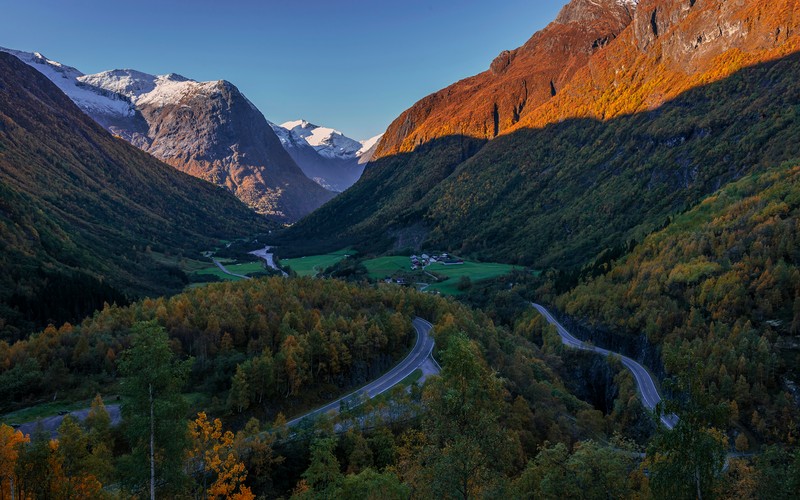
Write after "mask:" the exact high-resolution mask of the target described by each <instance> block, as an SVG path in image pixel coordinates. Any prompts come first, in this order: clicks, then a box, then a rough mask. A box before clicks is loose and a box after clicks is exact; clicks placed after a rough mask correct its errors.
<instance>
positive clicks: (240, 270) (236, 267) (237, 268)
mask: <svg viewBox="0 0 800 500" xmlns="http://www.w3.org/2000/svg"><path fill="white" fill-rule="evenodd" d="M217 260H219V261H220V263H222V265H224V266H225V269H227V270H228V271H230V272H232V273H235V274H241V275H243V276H249V275H251V274H255V273H260V272H263V271H264V264H263V263H262V262H243V263H240V264H226V263H225V262H223V259H217ZM227 262H236V261H233V260H230V259H228V260H227ZM204 265H205V266H206V267H204V268H203V269H199V270H196V271H194V273H195V274H201V275H212V276H216V277H217V278H219V279H221V280H223V281H241V280H242V278H239V277H238V276H231V275H230V274H227V273H224V272H222V269H220V268H219V267H217V266H216V265H212V266H209V265H208V264H207V263H205V264H204Z"/></svg>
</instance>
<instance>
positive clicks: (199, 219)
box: [0, 53, 269, 338]
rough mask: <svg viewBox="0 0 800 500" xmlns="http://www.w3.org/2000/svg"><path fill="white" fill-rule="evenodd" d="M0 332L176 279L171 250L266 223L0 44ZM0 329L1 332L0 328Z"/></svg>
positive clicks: (181, 280) (200, 245) (168, 288)
mask: <svg viewBox="0 0 800 500" xmlns="http://www.w3.org/2000/svg"><path fill="white" fill-rule="evenodd" d="M0 190H2V196H0V235H2V237H0V242H2V243H0V269H2V273H0V283H1V285H0V335H2V336H3V337H6V338H8V337H9V336H16V335H19V334H20V333H24V331H25V330H26V329H29V328H31V327H33V326H41V325H42V324H46V322H48V321H57V322H61V321H64V320H68V319H69V320H75V319H79V318H81V317H83V316H85V315H86V314H88V313H91V312H92V311H93V310H94V309H95V308H96V307H98V306H102V303H103V301H109V302H110V301H114V300H120V301H124V299H125V296H140V295H145V294H147V295H158V294H164V293H169V292H174V291H176V290H180V289H181V288H183V286H185V276H183V274H182V273H181V271H180V270H179V269H177V268H169V267H167V266H164V265H162V264H159V263H158V262H156V261H155V260H154V259H153V258H152V256H151V254H150V250H151V249H152V250H154V251H161V252H170V253H172V254H179V253H181V252H184V251H188V250H193V251H199V250H202V249H205V248H210V247H211V246H212V245H213V244H214V241H215V239H216V238H231V237H236V236H241V235H246V234H252V232H254V231H259V230H266V229H268V228H269V226H268V225H267V223H266V222H265V221H264V220H263V218H261V217H259V216H258V215H256V214H255V213H253V212H252V211H251V210H249V209H248V208H247V207H246V206H244V205H243V204H242V203H241V202H239V201H238V200H236V198H234V197H233V196H232V195H231V194H230V193H228V192H227V191H225V190H224V189H221V188H219V187H216V186H213V185H212V184H209V183H207V182H205V181H201V180H199V179H194V178H192V177H190V176H188V175H186V174H183V173H181V172H178V171H177V170H175V169H174V168H171V167H169V166H168V165H166V164H164V163H162V162H160V161H158V160H156V159H155V158H153V157H152V156H150V155H149V154H147V153H144V152H142V151H140V150H139V149H137V148H135V147H133V146H131V145H130V144H128V143H127V142H125V141H123V140H121V139H118V138H114V137H112V136H111V135H110V134H109V133H108V132H106V131H105V130H104V129H103V128H102V127H101V126H100V125H98V124H97V123H95V122H94V121H93V120H92V119H91V118H89V117H88V116H87V115H85V114H84V113H83V112H82V111H81V110H80V109H79V108H78V107H77V106H76V105H75V104H74V103H73V102H72V101H71V100H70V99H69V98H68V97H67V96H66V95H64V94H63V93H62V92H61V91H60V90H59V89H58V88H57V87H55V86H54V85H53V84H52V83H51V82H50V81H49V80H48V79H47V78H45V77H44V76H43V75H41V74H40V73H39V72H37V71H35V70H34V69H32V68H31V67H29V66H28V65H26V64H24V63H22V62H21V61H19V60H18V59H17V58H15V57H13V56H11V55H8V54H5V53H0ZM0 338H2V337H0Z"/></svg>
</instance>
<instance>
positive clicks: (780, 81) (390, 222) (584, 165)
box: [287, 0, 800, 267]
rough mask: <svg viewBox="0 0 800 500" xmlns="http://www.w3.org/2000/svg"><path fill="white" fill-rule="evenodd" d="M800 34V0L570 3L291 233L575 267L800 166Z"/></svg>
mask: <svg viewBox="0 0 800 500" xmlns="http://www.w3.org/2000/svg"><path fill="white" fill-rule="evenodd" d="M798 24H800V2H798V1H797V0H777V1H767V0H640V1H639V2H632V1H622V0H619V1H617V0H614V1H598V0H573V1H572V2H571V3H570V4H569V5H567V6H566V7H565V8H564V9H563V11H562V12H561V14H560V15H559V16H558V18H557V19H556V20H555V21H554V22H553V23H551V24H550V25H549V26H547V27H546V28H545V29H544V30H542V31H540V32H539V33H536V34H535V35H533V37H531V39H530V40H529V41H528V42H527V43H526V44H525V45H523V46H522V47H520V48H518V49H515V50H510V51H506V52H503V53H502V54H500V55H499V56H498V57H497V58H496V59H495V60H494V61H493V62H492V63H491V65H490V68H489V70H488V71H486V72H484V73H481V74H479V75H476V76H474V77H471V78H467V79H465V80H462V81H460V82H457V83H455V84H453V85H451V86H450V87H448V88H446V89H443V90H441V91H439V92H436V93H434V94H431V95H430V96H427V97H425V98H424V99H422V100H420V101H419V102H418V103H416V104H415V105H414V106H412V107H411V108H410V109H409V110H407V111H406V112H404V113H403V114H402V115H401V116H400V117H399V118H398V119H397V120H395V121H394V122H393V123H392V125H391V126H390V127H389V130H388V131H387V134H386V135H385V136H384V139H383V140H382V141H381V143H380V145H379V148H378V151H377V154H376V155H375V159H373V161H372V162H371V163H370V164H369V165H368V167H367V168H366V170H365V173H364V176H363V177H362V179H361V180H359V182H358V183H356V184H355V185H354V186H353V187H352V188H351V189H350V190H348V192H346V193H344V194H343V195H342V196H340V197H338V198H337V199H336V200H334V201H333V202H331V203H330V204H329V205H327V206H326V207H323V209H321V210H319V211H317V212H315V213H314V214H313V215H312V216H311V217H310V218H309V220H306V221H304V222H303V223H301V224H300V225H298V226H295V227H294V228H292V230H291V231H290V232H289V236H290V237H293V236H292V235H297V236H298V237H300V236H303V237H310V236H311V235H313V237H314V238H317V239H320V240H324V239H326V238H327V239H330V240H331V241H335V242H336V244H338V245H339V247H341V246H342V244H347V243H348V242H351V241H356V242H360V243H362V244H363V245H364V246H365V247H367V246H369V245H372V246H370V247H369V248H370V250H372V251H376V252H379V251H383V250H385V249H387V248H390V247H391V245H393V244H396V242H399V241H401V240H402V238H401V236H402V235H403V234H406V233H409V234H410V233H413V234H417V235H422V236H421V237H420V238H418V240H419V241H420V242H421V244H423V245H426V244H427V245H430V246H433V247H436V248H450V249H451V250H453V251H456V252H461V253H464V254H469V253H472V254H473V255H476V256H478V257H481V258H490V259H499V260H505V261H514V262H521V263H527V264H534V265H537V266H542V267H549V266H566V267H569V266H573V265H582V264H584V263H585V262H587V259H591V258H593V257H594V256H596V255H597V254H598V253H599V252H601V251H602V249H603V248H606V247H613V246H614V245H619V244H620V242H624V241H627V240H628V239H630V238H639V237H640V236H641V233H642V231H647V230H649V229H652V228H653V227H655V226H656V225H658V224H662V223H663V221H664V219H665V218H666V217H667V216H668V215H670V214H672V213H674V212H675V211H679V210H681V209H682V207H686V206H691V205H692V204H693V203H697V202H698V201H699V200H701V199H702V198H703V197H704V196H706V195H708V194H710V193H712V192H714V191H715V190H717V189H719V187H720V186H722V185H724V184H725V183H727V182H730V181H731V180H734V179H736V178H738V177H739V176H741V175H745V174H746V173H748V172H755V171H758V170H759V169H763V168H767V167H768V166H775V165H779V164H780V163H781V162H783V161H786V160H788V159H791V158H793V157H795V156H796V154H797V141H796V140H794V139H787V138H789V137H793V136H794V135H796V133H797V126H798V125H797V123H798V121H797V119H796V117H795V116H794V115H795V114H796V112H795V111H794V110H795V107H796V103H797V102H798V100H797V95H798V94H797V84H796V82H797V81H800V78H798V77H797V69H796V68H797V62H796V61H797V58H798V57H800V55H799V53H800V36H798V35H797V33H798V31H797V28H798ZM376 233H380V234H381V235H382V236H383V237H384V240H378V239H376V238H375V234H376ZM367 235H370V236H369V237H367ZM287 239H289V238H287ZM332 246H333V244H332Z"/></svg>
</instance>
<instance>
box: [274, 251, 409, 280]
mask: <svg viewBox="0 0 800 500" xmlns="http://www.w3.org/2000/svg"><path fill="white" fill-rule="evenodd" d="M353 254H355V251H354V250H351V249H349V248H343V249H341V250H338V251H336V252H331V253H326V254H322V255H309V256H307V257H297V258H294V259H281V261H280V263H279V265H280V266H281V267H282V268H284V269H285V268H287V267H290V268H291V269H292V271H294V272H296V273H297V275H298V276H316V275H317V274H318V273H320V272H322V271H324V270H325V269H327V268H328V267H330V266H332V265H334V264H336V263H337V262H339V261H340V260H342V259H344V258H345V256H347V255H353ZM406 260H408V259H406Z"/></svg>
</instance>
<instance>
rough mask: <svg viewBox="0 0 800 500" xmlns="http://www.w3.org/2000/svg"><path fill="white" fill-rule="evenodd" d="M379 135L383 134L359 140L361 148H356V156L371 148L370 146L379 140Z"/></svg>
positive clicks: (381, 135)
mask: <svg viewBox="0 0 800 500" xmlns="http://www.w3.org/2000/svg"><path fill="white" fill-rule="evenodd" d="M381 137H383V134H378V135H376V136H375V137H370V138H369V139H364V140H363V141H361V149H359V150H358V153H356V156H362V155H363V154H364V153H366V152H367V151H369V150H370V149H372V147H373V146H375V144H377V143H378V141H380V140H381Z"/></svg>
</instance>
